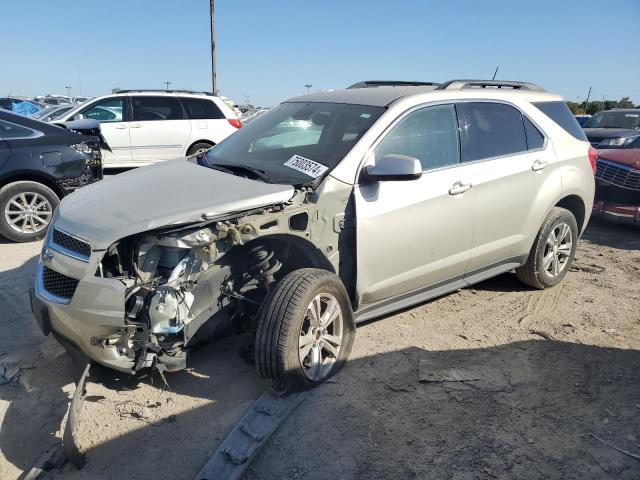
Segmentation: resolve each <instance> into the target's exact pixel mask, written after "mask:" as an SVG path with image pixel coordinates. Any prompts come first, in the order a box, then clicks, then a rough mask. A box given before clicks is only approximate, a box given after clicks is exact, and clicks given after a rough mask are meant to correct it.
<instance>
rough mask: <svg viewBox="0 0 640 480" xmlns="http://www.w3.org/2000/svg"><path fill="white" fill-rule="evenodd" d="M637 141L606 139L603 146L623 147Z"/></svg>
mask: <svg viewBox="0 0 640 480" xmlns="http://www.w3.org/2000/svg"><path fill="white" fill-rule="evenodd" d="M633 140H635V137H620V138H606V139H604V140H603V141H602V143H601V145H609V146H611V147H623V146H625V145H627V144H629V143H631V142H632V141H633Z"/></svg>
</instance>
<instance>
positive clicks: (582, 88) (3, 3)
mask: <svg viewBox="0 0 640 480" xmlns="http://www.w3.org/2000/svg"><path fill="white" fill-rule="evenodd" d="M0 18H3V19H4V20H3V22H2V29H0V45H2V61H1V62H0V96H5V95H8V94H17V95H29V96H34V95H45V94H49V93H51V94H65V93H66V89H65V87H66V86H70V87H71V95H91V96H94V95H101V94H105V93H110V92H111V89H112V88H114V87H119V88H122V89H125V88H159V89H163V88H165V85H164V82H166V81H169V82H171V88H176V89H193V90H207V91H210V90H211V63H210V38H209V1H208V0H128V1H124V0H102V1H100V0H84V1H83V2H78V1H76V0H73V1H72V0H56V1H45V0H0ZM7 19H11V21H7ZM216 40H217V42H216V43H217V72H218V73H217V77H218V89H219V92H220V94H221V95H225V96H227V97H229V98H232V99H233V100H234V101H235V102H236V103H240V104H242V103H245V101H246V100H249V101H250V102H251V103H252V104H254V105H262V106H272V105H275V104H277V103H279V102H281V101H283V100H285V99H287V98H291V97H293V96H297V95H300V94H303V93H305V92H306V88H305V84H307V83H310V84H312V85H313V87H312V88H311V89H312V90H320V89H333V88H344V87H346V86H348V85H351V84H352V83H355V82H357V81H361V80H372V79H383V80H389V79H392V80H423V81H445V80H449V79H453V78H491V76H492V75H493V72H494V70H495V68H496V67H498V66H499V70H498V74H497V77H496V78H497V79H502V80H522V81H529V82H534V83H538V84H539V85H541V86H542V87H543V88H545V89H546V90H548V91H551V92H554V93H559V94H561V95H563V96H564V97H565V98H566V99H567V100H573V101H579V100H583V99H584V98H585V97H586V95H587V92H588V90H589V87H590V86H591V87H592V93H591V98H592V99H596V100H601V99H602V96H603V95H604V96H606V98H607V99H619V98H621V97H623V96H628V97H631V99H632V101H634V102H635V103H636V104H637V103H640V0H607V1H606V2H603V1H602V0H536V1H533V2H532V1H529V2H522V1H521V2H517V1H498V0H495V1H492V0H486V1H473V0H456V1H446V0H444V1H443V0H437V1H432V0H422V1H419V0H395V1H382V0H342V1H339V0H323V1H319V0H316V1H311V0H306V1H305V0H268V1H265V0H217V1H216Z"/></svg>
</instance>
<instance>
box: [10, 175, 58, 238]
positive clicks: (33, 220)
mask: <svg viewBox="0 0 640 480" xmlns="http://www.w3.org/2000/svg"><path fill="white" fill-rule="evenodd" d="M59 203H60V199H59V198H58V196H57V195H56V194H55V192H54V191H53V190H51V189H50V188H49V187H47V186H45V185H43V184H42V183H38V182H32V181H27V180H22V181H18V182H13V183H9V184H7V185H5V186H4V187H2V189H0V234H1V235H2V236H3V237H5V238H8V239H9V240H13V241H14V242H32V241H34V240H39V239H41V238H43V237H44V236H45V235H46V233H47V228H48V227H49V224H50V222H51V219H52V217H53V212H54V210H55V209H56V207H57V206H58V204H59Z"/></svg>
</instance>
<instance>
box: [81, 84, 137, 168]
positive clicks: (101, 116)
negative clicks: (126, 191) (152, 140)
mask: <svg viewBox="0 0 640 480" xmlns="http://www.w3.org/2000/svg"><path fill="white" fill-rule="evenodd" d="M78 113H79V114H80V115H82V118H92V119H94V120H98V121H99V122H100V131H101V132H102V136H103V137H104V138H105V140H106V141H107V144H108V145H109V147H110V148H111V151H110V152H109V151H103V152H102V163H103V165H104V166H105V167H124V166H127V165H130V164H131V160H132V156H131V138H130V137H129V121H128V115H127V107H126V97H125V96H120V97H109V98H105V99H103V100H98V101H96V102H93V103H91V104H90V105H87V106H86V107H85V108H83V109H82V110H80V111H79V112H78Z"/></svg>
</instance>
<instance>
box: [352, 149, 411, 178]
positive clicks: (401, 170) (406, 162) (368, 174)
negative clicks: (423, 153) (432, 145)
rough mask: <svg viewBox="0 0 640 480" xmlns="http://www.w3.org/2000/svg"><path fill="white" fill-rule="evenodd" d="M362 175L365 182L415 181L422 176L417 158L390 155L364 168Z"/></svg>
mask: <svg viewBox="0 0 640 480" xmlns="http://www.w3.org/2000/svg"><path fill="white" fill-rule="evenodd" d="M363 174H364V175H363V177H364V179H365V180H369V181H374V182H378V181H382V180H390V181H401V180H416V179H418V178H420V177H421V176H422V165H421V164H420V160H418V159H417V158H414V157H408V156H406V155H395V154H391V155H385V156H384V157H382V158H379V159H377V160H376V163H375V165H368V166H367V167H365V169H364V171H363Z"/></svg>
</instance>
